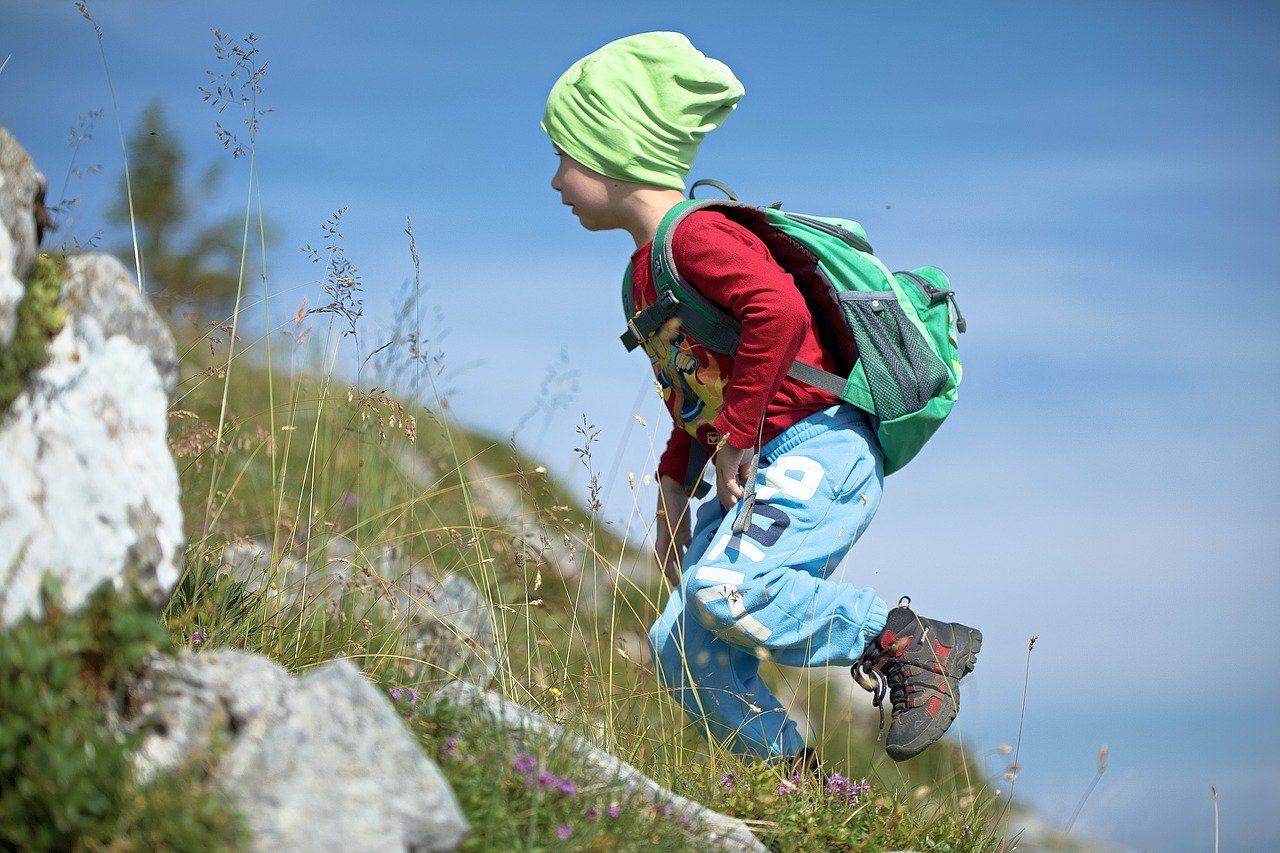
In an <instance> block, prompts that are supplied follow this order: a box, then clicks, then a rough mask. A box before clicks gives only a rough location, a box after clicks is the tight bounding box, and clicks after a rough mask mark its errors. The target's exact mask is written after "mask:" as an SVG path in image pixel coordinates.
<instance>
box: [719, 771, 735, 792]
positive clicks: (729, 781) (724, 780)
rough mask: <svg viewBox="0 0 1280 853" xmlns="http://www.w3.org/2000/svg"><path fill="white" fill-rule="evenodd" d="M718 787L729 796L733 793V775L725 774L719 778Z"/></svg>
mask: <svg viewBox="0 0 1280 853" xmlns="http://www.w3.org/2000/svg"><path fill="white" fill-rule="evenodd" d="M720 787H721V788H724V789H725V790H726V791H728V792H729V793H730V794H732V793H733V773H726V774H724V775H723V776H721V777H720Z"/></svg>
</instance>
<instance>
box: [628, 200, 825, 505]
mask: <svg viewBox="0 0 1280 853" xmlns="http://www.w3.org/2000/svg"><path fill="white" fill-rule="evenodd" d="M652 248H653V244H652V243H647V244H645V245H644V246H642V247H641V248H639V249H637V250H636V252H635V254H634V255H632V298H633V300H634V303H635V307H636V309H637V310H640V309H643V308H645V307H646V306H648V305H651V304H653V302H654V301H655V300H656V299H657V292H656V289H655V287H654V283H653V274H652V268H651V266H650V264H649V260H650V252H651V251H652ZM672 252H673V255H674V258H675V263H676V268H677V269H678V270H679V271H680V275H681V276H682V277H683V278H684V280H685V281H687V282H688V283H689V284H690V285H692V286H693V287H695V288H697V290H698V292H699V293H701V294H702V295H703V296H705V297H707V298H708V299H710V300H711V301H712V302H715V303H716V304H717V305H719V306H720V307H721V308H723V309H725V310H726V311H728V313H730V314H731V315H733V316H734V317H735V318H736V319H737V320H738V322H739V323H741V324H742V337H741V341H740V343H739V345H738V351H737V354H736V356H726V355H722V354H719V353H714V352H712V351H711V350H709V349H707V348H706V347H704V346H702V345H701V344H700V343H699V342H698V341H696V340H695V339H692V338H691V337H689V336H687V335H684V334H683V333H681V335H680V336H679V340H678V341H676V342H674V344H673V346H672V348H671V354H670V355H668V356H667V359H666V363H665V364H664V363H662V362H661V361H660V360H659V359H658V358H656V357H655V353H654V352H653V351H652V350H651V351H650V356H651V358H652V359H654V361H655V363H654V371H655V373H657V374H658V376H659V380H660V382H661V383H662V384H663V385H664V395H665V398H666V403H667V408H668V409H669V410H670V411H671V415H672V419H673V421H674V428H673V429H672V431H671V437H670V439H669V440H668V442H667V447H666V450H665V451H664V452H663V454H662V458H661V460H660V461H659V464H658V473H659V474H665V475H667V476H670V477H674V478H675V479H677V480H679V481H681V482H685V483H686V484H687V483H688V479H689V477H688V474H689V460H690V450H691V446H692V442H693V441H694V439H695V437H696V440H697V441H698V442H699V443H700V444H701V445H702V447H703V448H704V450H705V451H706V456H708V457H709V456H710V455H711V453H712V451H713V450H714V449H715V447H716V444H717V442H718V441H719V439H720V438H721V437H722V436H723V437H725V438H726V439H727V441H728V443H729V444H731V445H733V446H734V447H739V448H751V447H754V446H755V443H756V437H757V434H758V433H759V432H760V428H761V419H762V418H763V421H764V429H763V441H765V442H767V441H769V440H770V439H772V438H774V437H775V436H777V435H778V433H780V432H782V431H783V430H785V429H786V428H787V427H789V426H791V425H792V424H794V423H796V422H797V421H800V420H803V419H804V418H806V417H808V416H809V415H811V414H813V413H814V412H817V411H820V410H821V409H824V408H826V407H828V406H831V405H833V404H835V403H837V402H839V400H838V398H836V397H834V396H832V395H831V394H828V393H827V392H825V391H822V390H819V389H818V388H815V387H813V386H811V385H808V384H806V383H803V382H800V381H798V380H795V379H792V378H790V377H789V376H787V368H788V367H790V365H791V363H792V361H794V360H796V359H799V360H800V361H804V362H807V363H808V364H812V365H814V366H815V367H820V368H822V369H823V370H827V371H832V372H833V371H834V370H835V369H836V366H835V359H834V358H833V356H831V355H830V354H828V353H827V352H826V351H825V350H824V349H823V347H822V346H821V344H820V343H819V342H818V338H817V335H816V334H815V332H814V328H813V323H812V318H811V315H810V312H809V308H808V306H807V305H806V304H805V301H804V297H803V296H802V295H801V294H800V292H799V291H798V290H797V289H796V286H795V283H794V282H793V281H792V279H791V276H790V275H788V274H787V273H786V272H784V271H783V269H782V268H781V267H780V266H779V265H778V263H777V262H776V261H775V260H774V259H773V257H772V256H771V255H770V254H769V250H768V249H767V248H765V245H764V243H762V242H761V241H760V239H759V238H758V237H756V236H755V235H754V234H752V233H751V232H750V231H749V230H747V229H746V228H745V227H743V226H741V225H739V224H737V223H736V222H733V221H732V220H730V219H729V218H728V217H726V216H725V215H724V214H722V213H719V212H717V211H714V210H701V211H695V212H694V213H691V214H690V215H688V216H686V217H685V218H684V219H683V220H681V222H680V223H679V224H678V225H677V226H676V230H675V234H674V235H673V239H672ZM646 349H649V347H646ZM664 368H665V373H664ZM672 375H678V378H679V379H680V383H679V384H681V385H698V386H701V387H699V388H697V389H696V393H689V392H688V391H686V392H680V391H679V390H678V389H676V388H674V387H672V386H673V383H672V382H671V377H672ZM708 389H709V390H708ZM721 395H722V402H721ZM717 404H718V405H717ZM717 409H718V410H717Z"/></svg>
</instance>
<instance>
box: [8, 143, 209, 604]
mask: <svg viewBox="0 0 1280 853" xmlns="http://www.w3.org/2000/svg"><path fill="white" fill-rule="evenodd" d="M0 170H3V176H2V177H0V222H3V224H4V226H5V228H4V229H3V235H0V348H5V347H11V346H14V345H15V342H16V341H17V340H18V339H19V338H21V337H22V335H20V334H19V330H18V322H19V317H20V311H19V305H20V304H21V302H22V299H23V296H24V295H25V292H26V286H27V283H28V281H29V280H30V278H31V274H32V271H33V269H34V268H35V265H36V253H37V250H38V245H39V244H38V240H39V236H40V233H41V231H42V230H43V220H42V217H43V215H44V214H43V211H44V206H43V188H44V179H43V177H41V176H40V174H39V173H38V172H37V171H36V170H35V167H34V166H33V165H32V164H31V161H30V159H29V158H28V157H27V155H26V153H25V152H24V151H22V149H21V148H20V147H19V146H18V145H17V143H16V142H14V140H13V138H12V137H11V136H10V135H9V134H8V133H7V132H6V131H4V130H3V129H0ZM60 274H61V275H62V276H64V279H63V282H62V287H61V296H60V299H59V300H58V305H59V307H60V309H61V311H62V312H65V321H64V322H62V324H61V331H59V332H57V334H56V335H54V336H53V337H52V339H51V340H49V341H48V344H47V361H46V362H45V363H44V364H43V366H40V367H39V368H38V369H33V370H32V371H31V372H30V373H29V374H27V375H25V376H23V377H22V378H21V379H22V381H21V386H20V388H19V389H18V392H17V394H16V396H15V397H14V398H13V400H12V402H11V403H10V404H9V405H8V407H7V408H6V409H3V410H2V411H0V624H4V625H8V624H12V623H13V622H14V621H16V620H17V619H19V618H21V617H22V616H23V615H26V614H31V615H39V614H40V613H41V601H40V596H41V590H42V589H43V588H45V584H46V580H45V578H46V576H50V577H51V578H52V579H53V580H54V581H55V586H56V587H58V588H59V590H60V593H61V599H62V603H63V605H64V606H67V607H69V608H72V609H74V608H76V607H78V606H79V605H80V604H81V603H82V602H83V601H84V600H85V599H86V598H87V597H88V595H89V594H90V593H91V592H92V591H93V590H95V589H96V588H97V587H98V586H99V585H101V584H102V583H104V582H110V583H113V584H115V585H116V586H117V587H122V586H124V585H125V584H126V582H132V583H134V584H136V586H137V587H138V589H140V590H141V591H142V592H143V593H144V594H145V595H146V596H147V597H148V598H150V599H151V600H152V601H154V602H155V603H157V604H160V603H162V602H163V601H164V600H165V599H166V598H167V597H168V595H169V593H170V591H171V590H172V588H173V585H174V584H175V583H176V582H177V579H178V574H179V569H180V560H181V556H182V549H183V541H184V540H183V532H182V511H181V508H180V504H179V494H178V473H177V469H176V467H175V465H174V461H173V457H172V455H171V454H170V452H169V447H168V445H167V443H166V440H165V436H166V432H167V428H168V421H167V410H168V405H169V398H170V394H171V393H172V391H173V388H174V383H175V382H176V379H177V355H176V352H175V348H174V344H173V339H172V338H171V337H170V335H169V333H168V330H167V329H166V327H165V325H164V323H163V322H162V321H161V320H160V318H159V317H158V316H157V315H156V313H155V312H154V311H153V310H152V308H151V306H150V304H149V303H148V301H147V300H146V298H145V296H144V295H143V294H141V293H140V292H139V290H138V285H137V284H136V283H135V282H134V281H132V280H131V278H130V277H129V275H128V274H127V273H126V272H125V270H124V268H123V267H122V266H121V265H120V264H119V262H117V261H116V260H115V259H114V258H111V257H109V256H106V255H86V256H77V257H72V258H69V259H67V261H66V263H65V267H64V268H63V271H62V272H61V273H60ZM42 360H43V359H42Z"/></svg>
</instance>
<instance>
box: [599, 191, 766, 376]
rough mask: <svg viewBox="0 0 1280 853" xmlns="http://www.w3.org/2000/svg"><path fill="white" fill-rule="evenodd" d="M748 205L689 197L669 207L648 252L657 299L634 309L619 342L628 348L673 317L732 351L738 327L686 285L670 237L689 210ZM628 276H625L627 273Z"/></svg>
mask: <svg viewBox="0 0 1280 853" xmlns="http://www.w3.org/2000/svg"><path fill="white" fill-rule="evenodd" d="M729 206H739V207H749V205H743V204H742V203H741V202H734V201H723V200H714V199H708V200H689V201H683V202H680V203H679V204H677V205H676V206H675V207H673V208H671V210H670V211H668V212H667V214H666V216H664V217H663V218H662V222H661V223H659V225H658V232H657V234H655V235H654V238H653V248H652V249H651V250H650V252H649V263H650V268H651V270H652V272H653V284H654V289H655V290H656V291H657V296H658V298H657V300H656V301H655V302H654V303H653V305H651V306H649V307H648V308H646V309H645V310H643V311H640V312H636V313H635V314H634V316H633V317H631V319H630V320H628V322H627V331H626V332H624V333H623V335H622V344H623V346H625V347H626V348H627V350H628V351H630V350H633V349H635V348H636V347H638V346H639V345H640V342H641V341H643V340H644V339H645V338H647V337H649V336H650V335H652V334H654V333H655V332H657V331H658V330H659V329H660V328H662V324H663V323H665V322H667V321H668V320H670V319H671V318H673V317H674V318H676V319H678V320H679V321H680V324H681V326H682V327H683V328H685V329H687V330H688V331H689V334H690V335H692V336H693V337H695V338H697V339H698V341H699V342H700V343H702V344H704V345H706V346H707V347H709V348H710V349H712V350H715V351H716V352H722V353H726V354H728V355H733V354H734V353H735V352H736V351H737V349H738V340H739V337H740V335H741V327H740V325H739V324H738V322H737V320H735V319H734V318H733V316H732V315H730V314H729V313H728V312H726V311H725V310H724V309H723V308H721V307H720V306H718V305H716V304H715V303H714V302H712V301H711V300H709V299H707V298H706V297H705V296H703V295H702V294H701V293H699V292H698V290H697V288H695V287H693V286H692V285H690V284H689V283H688V282H687V281H686V280H685V279H684V277H683V276H681V274H680V271H679V269H678V268H677V266H676V261H675V253H674V250H673V241H674V238H675V232H676V227H677V226H678V225H679V224H680V222H681V221H683V220H684V218H685V217H686V216H688V215H689V214H691V213H693V212H695V211H698V210H705V209H708V208H714V207H729ZM628 278H629V276H628Z"/></svg>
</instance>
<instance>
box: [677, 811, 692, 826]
mask: <svg viewBox="0 0 1280 853" xmlns="http://www.w3.org/2000/svg"><path fill="white" fill-rule="evenodd" d="M691 823H693V817H692V816H691V815H690V814H689V813H688V812H685V813H684V814H682V815H680V825H681V826H684V827H688V826H689V824H691Z"/></svg>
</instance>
